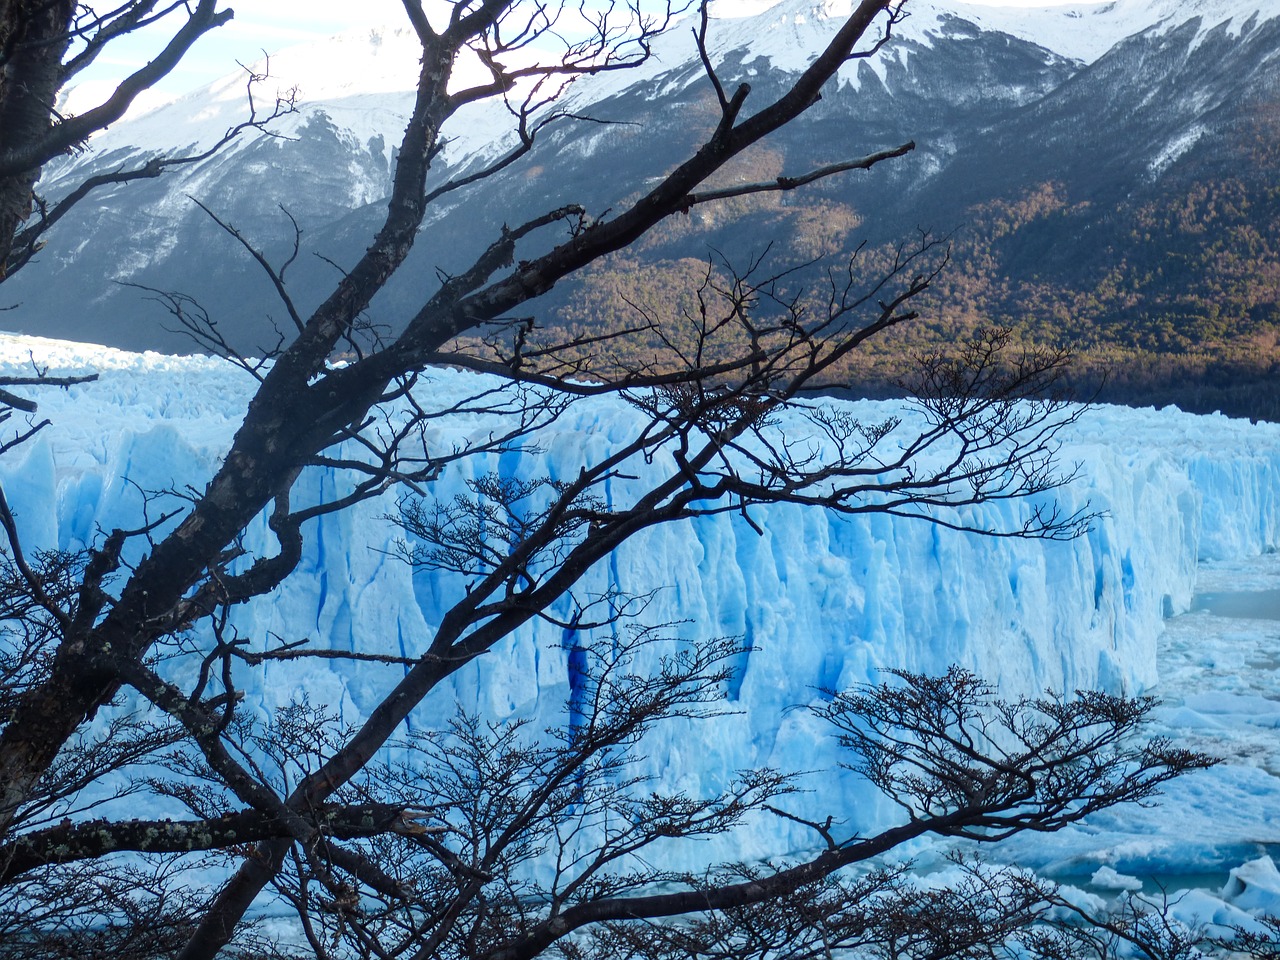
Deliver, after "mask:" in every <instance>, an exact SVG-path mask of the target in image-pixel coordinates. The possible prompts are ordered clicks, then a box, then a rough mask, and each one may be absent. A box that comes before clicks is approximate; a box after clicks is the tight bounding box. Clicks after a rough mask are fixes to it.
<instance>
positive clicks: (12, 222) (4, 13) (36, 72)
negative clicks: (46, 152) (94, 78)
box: [0, 0, 76, 279]
mask: <svg viewBox="0 0 1280 960" xmlns="http://www.w3.org/2000/svg"><path fill="white" fill-rule="evenodd" d="M75 9H76V4H75V3H74V2H73V0H53V2H49V0H0V152H3V151H4V150H6V149H9V148H11V147H12V146H13V145H15V144H26V143H36V142H39V141H40V140H41V139H43V137H44V135H45V133H46V132H47V131H48V129H49V126H50V122H51V121H50V117H51V116H52V115H53V105H54V100H55V98H56V97H57V95H58V90H59V88H60V87H61V86H62V57H63V54H64V53H65V52H66V50H67V46H68V44H69V43H70V40H69V36H68V31H69V29H70V26H71V19H72V16H73V15H74V13H75ZM39 176H40V168H39V167H36V168H34V169H31V170H27V171H24V172H22V173H18V174H15V175H13V176H10V177H4V178H0V279H3V278H4V274H5V270H6V267H7V265H8V262H9V255H10V253H11V252H12V249H13V237H14V234H15V233H16V232H17V230H18V226H19V225H20V224H21V223H22V222H23V221H24V220H25V219H26V218H27V217H28V216H29V215H30V214H31V204H32V189H33V188H34V187H35V183H36V180H37V179H38V178H39Z"/></svg>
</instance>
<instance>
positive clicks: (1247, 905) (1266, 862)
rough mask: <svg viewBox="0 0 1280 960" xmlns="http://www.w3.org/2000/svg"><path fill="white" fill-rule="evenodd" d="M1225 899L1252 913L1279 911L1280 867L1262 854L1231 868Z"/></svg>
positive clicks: (1277, 912) (1224, 888) (1224, 892)
mask: <svg viewBox="0 0 1280 960" xmlns="http://www.w3.org/2000/svg"><path fill="white" fill-rule="evenodd" d="M1222 899H1223V900H1225V901H1227V903H1230V904H1232V905H1233V906H1236V907H1239V908H1240V909H1241V910H1247V911H1249V912H1250V913H1269V914H1280V870H1277V869H1276V865H1275V861H1274V860H1272V859H1271V858H1270V857H1266V856H1263V857H1259V858H1258V859H1257V860H1250V861H1249V862H1248V863H1244V864H1241V865H1240V866H1238V867H1236V868H1235V869H1234V870H1232V871H1231V878H1230V879H1229V880H1228V881H1227V883H1226V886H1224V887H1223V888H1222Z"/></svg>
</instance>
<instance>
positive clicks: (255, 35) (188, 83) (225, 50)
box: [64, 0, 1089, 113]
mask: <svg viewBox="0 0 1280 960" xmlns="http://www.w3.org/2000/svg"><path fill="white" fill-rule="evenodd" d="M980 2H983V3H986V4H989V5H992V6H1016V7H1043V6H1049V5H1052V4H1054V2H1055V0H980ZM1057 2H1064V3H1065V2H1072V0H1057ZM1074 2H1079V0H1074ZM1085 2H1089V0H1085ZM225 5H226V6H230V7H231V8H232V9H233V10H234V11H235V16H234V18H233V19H232V20H231V21H230V22H229V23H227V24H226V25H224V26H222V27H220V28H218V29H217V30H214V31H212V32H211V33H209V34H206V35H205V36H204V37H202V38H201V39H200V40H199V41H198V42H197V43H196V45H195V47H194V48H193V49H192V50H191V51H190V52H189V53H188V55H187V56H186V57H185V58H184V59H183V61H182V62H181V63H180V64H179V65H178V67H177V68H176V69H175V70H174V71H173V73H171V74H170V75H169V76H168V77H167V78H165V80H164V81H162V82H161V83H160V84H159V85H157V87H156V88H155V89H154V90H152V91H148V92H147V93H146V94H144V95H143V97H142V98H140V101H139V103H138V106H140V107H142V108H146V107H149V106H152V105H155V104H158V103H161V102H164V101H167V100H171V99H173V98H175V97H177V96H180V95H181V94H183V93H186V92H187V91H189V90H193V89H196V88H198V87H201V86H204V85H205V84H208V83H212V82H213V81H214V80H217V79H219V78H220V77H223V76H226V75H227V74H230V73H234V72H235V71H236V70H238V69H239V68H238V67H237V62H239V63H244V64H248V63H252V62H254V61H257V60H259V59H261V58H262V55H263V53H264V52H265V53H271V52H274V51H276V50H279V49H282V48H284V47H290V46H294V45H296V44H299V43H305V42H306V41H308V40H313V39H319V38H322V37H327V36H331V35H333V34H335V33H341V32H342V31H344V30H350V29H352V28H354V27H359V26H360V25H362V24H368V25H372V26H383V25H387V24H397V25H398V24H403V23H405V15H404V9H403V7H402V6H401V4H400V0H361V2H360V3H358V4H352V3H351V2H350V0H229V2H228V3H227V4H225ZM718 5H719V6H720V7H721V9H722V10H723V9H724V8H726V7H727V8H729V9H731V10H734V11H735V12H741V13H753V12H756V11H758V10H761V9H765V8H768V7H769V6H771V5H772V4H771V2H770V0H719V2H718ZM165 39H167V35H166V34H164V33H162V32H157V33H155V34H154V35H153V36H151V37H146V36H131V37H128V38H126V39H125V40H123V41H117V42H116V43H115V44H113V45H112V47H111V48H109V49H108V51H106V53H104V54H103V56H102V57H100V58H99V62H98V63H96V64H94V66H93V67H92V68H91V71H86V73H85V74H84V75H83V76H82V77H81V78H80V79H79V80H78V84H79V88H80V89H79V90H78V91H74V92H73V93H72V96H71V100H70V101H69V102H68V103H67V104H64V109H66V110H69V111H70V112H72V113H76V112H80V111H82V110H84V109H86V108H88V107H90V106H93V105H95V104H96V103H97V102H100V101H101V100H102V99H104V98H105V96H106V95H107V94H109V93H110V91H111V89H113V88H114V85H115V82H116V81H117V80H118V79H119V78H120V77H123V76H126V75H128V73H129V72H131V71H132V70H133V69H136V68H137V67H138V66H140V65H142V64H143V63H145V62H147V61H148V60H150V59H151V57H153V56H154V55H155V53H156V52H157V50H158V49H159V46H158V44H162V43H163V41H164V40H165Z"/></svg>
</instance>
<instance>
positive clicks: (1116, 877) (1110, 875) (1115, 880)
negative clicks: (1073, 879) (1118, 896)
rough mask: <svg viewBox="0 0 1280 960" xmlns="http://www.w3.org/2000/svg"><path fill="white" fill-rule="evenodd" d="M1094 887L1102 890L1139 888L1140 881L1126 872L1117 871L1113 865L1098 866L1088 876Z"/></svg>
mask: <svg viewBox="0 0 1280 960" xmlns="http://www.w3.org/2000/svg"><path fill="white" fill-rule="evenodd" d="M1090 879H1091V881H1092V882H1093V885H1094V886H1095V887H1101V888H1102V889H1103V890H1141V889H1142V881H1141V880H1139V879H1138V878H1137V877H1131V876H1129V875H1128V874H1126V873H1117V872H1116V870H1115V868H1114V867H1099V868H1098V869H1097V870H1095V871H1094V874H1093V876H1092V877H1091V878H1090Z"/></svg>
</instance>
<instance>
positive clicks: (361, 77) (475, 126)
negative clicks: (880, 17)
mask: <svg viewBox="0 0 1280 960" xmlns="http://www.w3.org/2000/svg"><path fill="white" fill-rule="evenodd" d="M852 8H853V2H852V0H781V2H777V3H773V4H768V3H750V4H728V3H719V4H716V5H715V6H714V8H713V10H714V13H715V14H716V17H717V19H716V21H715V22H714V23H713V26H712V30H711V33H710V35H711V37H712V40H713V43H714V47H715V49H716V50H717V51H718V52H719V53H720V54H721V55H723V54H725V53H729V52H735V53H738V52H740V53H742V54H743V60H744V62H748V63H749V62H750V61H751V60H753V59H756V58H762V59H764V60H766V61H768V62H769V63H770V64H771V65H772V66H773V67H775V68H778V69H783V70H788V71H795V72H798V71H800V70H803V69H804V68H805V67H806V66H807V65H808V64H809V62H810V61H811V60H812V59H813V58H814V57H815V56H816V55H817V53H818V52H819V51H821V50H822V48H823V47H824V46H825V44H826V43H827V41H828V40H829V39H830V37H831V34H832V32H833V28H834V25H835V24H836V23H837V22H838V21H839V20H840V19H841V18H843V17H846V16H848V14H849V12H850V10H851V9H852ZM906 10H907V14H908V15H907V17H906V18H905V20H904V21H903V22H902V23H900V24H899V25H897V26H896V27H895V28H894V30H893V32H894V35H895V37H896V38H897V39H898V40H899V41H902V42H905V43H907V44H911V43H915V44H923V45H924V46H931V45H932V44H933V43H934V42H935V41H936V40H937V39H938V38H939V37H950V38H955V37H964V36H968V35H969V34H970V32H971V31H973V30H974V28H976V30H977V31H989V32H996V33H1003V34H1007V35H1009V36H1012V37H1017V38H1019V39H1021V40H1026V41H1028V42H1031V43H1034V44H1037V45H1039V46H1041V47H1043V48H1045V49H1046V50H1049V51H1051V52H1052V53H1053V54H1056V55H1058V56H1061V57H1065V58H1068V59H1072V60H1078V61H1083V62H1086V63H1091V62H1093V61H1095V60H1097V59H1098V58H1099V57H1100V56H1102V55H1103V54H1104V53H1106V52H1107V51H1108V50H1110V49H1112V47H1114V46H1115V44H1117V43H1118V42H1120V41H1121V40H1124V39H1125V38H1127V37H1130V36H1133V35H1135V34H1139V33H1142V32H1143V31H1147V30H1154V31H1156V32H1167V31H1168V30H1171V29H1173V28H1175V27H1177V26H1180V25H1182V24H1185V23H1187V22H1188V21H1190V20H1193V19H1198V20H1199V27H1198V29H1199V36H1204V35H1206V34H1207V33H1208V32H1209V31H1210V30H1213V29H1219V28H1221V29H1225V30H1226V31H1227V33H1228V34H1229V35H1232V36H1238V35H1240V34H1241V33H1242V32H1248V31H1249V30H1251V29H1255V28H1256V26H1257V24H1258V23H1259V22H1260V21H1265V20H1267V19H1271V18H1272V17H1274V16H1276V15H1277V14H1280V11H1275V10H1269V9H1267V8H1266V7H1265V5H1264V4H1262V2H1261V0H1115V2H1110V3H1082V4H1075V5H1069V6H1046V7H1043V8H1030V9H1028V8H1019V7H997V6H987V5H983V4H973V3H966V2H964V0H912V2H910V3H908V4H907V7H906ZM883 29H884V27H883V23H881V22H877V24H876V25H875V26H874V27H873V28H872V30H871V32H870V34H869V35H868V37H867V45H868V46H869V45H871V44H872V43H874V42H875V40H876V39H877V38H878V37H879V36H880V35H881V34H882V32H883ZM906 49H907V48H906V47H904V46H903V45H902V43H891V44H890V45H889V46H888V47H887V48H886V49H885V50H883V51H881V52H880V53H879V54H878V55H877V56H876V57H874V58H872V59H871V60H868V61H854V62H853V63H851V64H849V65H848V66H847V67H846V68H845V69H844V72H843V77H844V79H845V82H847V83H851V84H854V85H856V84H857V83H858V82H859V81H858V70H859V69H860V66H865V67H868V68H869V69H871V70H872V71H874V72H875V73H876V74H877V75H878V76H879V77H880V78H881V79H882V80H883V79H884V77H885V65H886V63H888V62H889V61H897V62H899V63H905V62H906V60H905V58H906V57H907V56H908V54H907V52H906ZM420 56H421V51H420V48H419V46H418V43H417V39H416V37H415V35H414V33H413V31H412V30H411V29H409V28H408V27H406V26H372V27H361V28H359V29H355V30H352V31H349V32H346V33H343V34H340V35H338V36H335V37H331V38H329V39H327V40H323V41H320V42H318V43H309V44H305V45H301V46H294V47H290V48H286V49H285V50H282V51H280V52H278V53H275V54H272V55H271V56H270V57H269V58H266V59H264V60H262V61H259V62H257V63H255V64H252V65H251V69H252V70H253V71H254V72H255V73H260V74H263V75H266V76H267V77H268V79H267V80H266V81H265V82H264V83H263V84H261V85H260V86H258V87H257V88H256V91H255V98H256V101H257V105H258V108H259V110H260V111H261V110H262V109H263V107H264V105H265V106H268V107H269V105H270V102H271V101H272V99H273V98H274V97H275V96H276V95H277V94H278V95H282V96H287V95H290V94H291V93H294V92H296V95H297V98H298V103H299V105H300V110H299V111H298V113H296V114H295V115H293V116H289V117H284V118H282V119H281V120H279V121H277V122H276V123H274V124H273V126H272V130H273V132H274V133H275V134H276V135H279V136H284V137H294V136H297V134H298V131H299V130H300V129H301V128H302V127H303V126H304V125H305V124H306V123H307V122H308V121H309V120H310V119H312V118H313V117H314V116H315V115H316V114H317V113H324V114H325V115H326V116H328V117H329V118H330V119H331V120H332V121H333V122H334V124H335V125H336V126H337V127H339V128H340V129H341V130H342V131H343V135H344V136H345V137H347V138H348V139H350V140H351V141H352V142H353V143H354V144H355V145H357V146H360V147H364V146H365V145H367V144H369V143H370V141H373V140H375V139H376V138H379V137H381V138H383V140H384V141H385V145H384V146H383V147H382V151H383V152H384V155H385V156H387V157H388V158H389V156H390V153H389V151H390V144H392V143H394V142H396V141H397V140H398V137H399V134H400V133H401V131H402V129H403V125H404V123H405V122H406V120H407V118H408V115H409V111H410V109H411V107H412V101H411V100H410V98H409V95H408V93H407V92H408V91H411V90H412V89H413V87H414V84H415V81H416V73H417V65H418V62H419V59H420ZM699 72H700V68H699V67H698V66H697V54H696V50H695V48H694V45H693V40H692V36H691V34H690V31H688V30H686V29H683V28H682V27H681V26H677V27H675V28H673V29H672V30H670V31H669V32H668V33H667V34H665V35H664V36H662V37H661V38H659V40H658V41H657V42H656V43H655V44H654V46H653V55H652V57H651V59H650V60H649V61H648V62H647V63H645V64H644V65H643V66H641V67H640V68H638V69H636V70H624V71H617V72H606V73H602V74H598V75H595V76H591V77H585V78H582V79H581V80H579V82H578V83H577V84H575V85H574V87H573V89H572V91H571V93H570V96H569V98H568V100H567V101H566V104H567V105H569V106H570V107H571V108H573V109H583V108H584V107H585V106H586V105H588V104H592V103H598V102H600V101H601V100H603V99H605V98H607V97H610V96H613V95H616V94H619V93H621V92H623V91H624V90H626V89H628V88H632V87H635V86H638V85H642V84H645V83H648V82H651V81H653V80H655V79H656V78H658V77H660V76H663V75H665V74H671V75H673V76H677V77H678V79H677V80H676V82H677V84H679V85H686V84H688V83H693V82H697V80H698V78H699ZM483 76H484V71H483V68H481V67H480V66H479V64H478V62H474V61H468V62H465V63H462V64H460V65H459V68H458V73H457V76H456V79H455V82H454V87H455V88H460V87H462V86H466V85H469V84H471V83H473V82H477V81H479V80H482V79H483ZM246 81H247V77H246V75H245V73H244V72H242V71H238V72H236V73H233V74H229V75H228V76H226V77H224V78H223V79H221V80H219V81H217V82H215V83H213V84H211V85H210V86H208V87H205V88H203V89H200V90H197V91H193V92H192V93H189V94H187V95H186V96H184V97H181V98H179V99H178V100H175V101H172V102H170V103H168V104H165V105H164V106H161V107H159V108H158V109H156V110H154V111H152V112H150V113H146V114H144V115H141V116H136V117H133V118H129V119H127V120H126V121H125V122H123V123H121V124H118V125H117V126H116V127H115V128H114V129H113V130H109V131H106V132H104V133H102V134H100V135H98V136H96V137H95V138H94V139H93V141H92V142H91V144H90V146H89V148H88V149H87V151H85V153H83V154H80V155H77V156H75V157H73V158H70V159H69V160H68V161H64V162H62V163H54V164H52V165H51V166H50V169H49V170H48V171H47V173H48V174H49V175H50V176H51V177H54V178H56V177H58V176H61V175H64V174H66V173H69V172H71V171H72V170H75V169H78V168H84V167H86V166H87V165H89V164H91V163H93V162H95V160H100V159H102V158H104V157H110V156H111V155H113V154H114V153H115V152H116V151H128V152H131V153H132V152H143V153H146V152H151V151H155V152H160V151H170V150H173V149H175V148H178V149H181V148H185V147H192V148H200V149H204V148H207V147H208V146H210V145H211V144H213V143H214V142H216V141H217V140H218V138H219V137H221V136H222V135H223V134H224V133H225V131H226V130H228V129H229V128H230V127H232V126H234V125H235V124H237V123H239V122H241V121H243V120H244V119H245V118H246V116H247V114H248V108H247V100H246V94H245V86H246ZM510 127H511V124H510V116H509V114H508V112H507V110H506V109H505V107H504V106H503V105H502V104H500V103H486V104H480V105H476V106H472V107H468V108H466V109H465V110H464V111H463V112H462V113H461V114H460V115H459V117H457V118H455V121H454V122H453V123H451V124H450V126H449V129H448V130H447V131H446V132H447V134H448V135H449V137H450V138H451V139H452V143H451V145H450V148H449V152H448V154H447V155H448V156H449V157H450V158H451V159H453V160H455V161H459V160H461V159H462V158H464V157H484V156H492V155H496V154H498V153H499V152H501V151H502V150H503V149H505V148H506V147H507V146H509V143H510V141H511V132H510ZM256 136H258V134H253V133H250V134H249V135H248V136H246V137H242V138H241V141H240V142H239V143H238V144H234V145H233V146H232V148H231V149H232V150H233V151H234V150H235V149H240V148H242V147H243V145H244V143H245V142H248V141H252V139H254V138H255V137H256Z"/></svg>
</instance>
